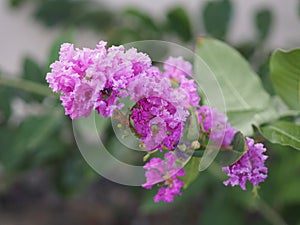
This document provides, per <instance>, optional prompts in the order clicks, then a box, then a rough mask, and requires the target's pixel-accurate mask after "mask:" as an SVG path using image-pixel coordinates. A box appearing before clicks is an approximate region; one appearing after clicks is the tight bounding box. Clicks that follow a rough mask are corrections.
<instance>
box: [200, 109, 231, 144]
mask: <svg viewBox="0 0 300 225" xmlns="http://www.w3.org/2000/svg"><path fill="white" fill-rule="evenodd" d="M197 113H198V122H199V127H200V134H201V135H204V136H205V135H207V136H208V138H209V139H210V141H212V142H214V143H216V144H217V145H220V146H225V147H227V146H229V145H230V144H231V142H232V139H233V137H234V134H235V133H236V129H234V128H232V127H231V126H230V124H229V123H228V122H227V117H226V116H225V115H224V114H221V113H219V112H218V111H217V110H216V109H212V108H210V107H208V106H201V107H200V108H199V110H197Z"/></svg>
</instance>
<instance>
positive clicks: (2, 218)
mask: <svg viewBox="0 0 300 225" xmlns="http://www.w3.org/2000/svg"><path fill="white" fill-rule="evenodd" d="M0 27H1V32H0V34H1V35H0V47H1V48H0V50H1V51H0V75H1V76H7V77H19V78H23V79H26V80H29V81H34V82H38V83H40V84H41V85H47V84H46V82H45V74H46V73H47V71H49V64H50V63H51V62H53V61H54V60H55V59H56V58H57V52H58V50H59V45H60V44H61V43H62V42H65V41H72V42H74V43H75V44H76V46H78V47H91V48H94V46H95V44H96V43H97V42H98V41H99V40H100V39H103V40H106V41H108V43H109V45H112V44H124V43H127V42H132V41H137V40H147V39H156V40H165V41H172V42H175V43H178V44H180V45H182V46H184V47H187V48H189V49H191V50H193V49H194V47H195V43H196V40H197V37H198V36H199V35H201V36H211V37H215V38H218V39H221V40H224V41H226V42H227V43H229V44H230V45H232V46H234V47H235V48H237V49H238V50H239V51H240V52H241V54H242V55H243V56H244V57H245V58H247V59H248V61H249V62H250V64H251V66H252V68H253V69H254V70H255V71H256V72H257V73H258V74H259V76H260V78H261V80H262V82H263V85H264V88H265V89H266V90H267V91H268V92H269V93H270V94H273V89H272V86H271V83H270V81H269V71H268V59H269V56H270V54H271V52H272V51H273V50H274V49H276V48H284V49H289V48H295V47H299V46H300V39H299V35H300V2H299V1H297V0H287V1H281V0H252V1H241V0H218V1H205V0H201V1H200V0H198V1H196V0H191V1H184V0H181V1H179V0H177V1H174V0H159V1H158V0H152V1H138V0H123V1H121V0H114V1H109V0H98V1H89V0H82V1H80V0H1V2H0ZM32 88H33V89H34V88H35V87H32ZM254 91H255V90H254ZM54 106H59V102H58V101H55V100H53V99H51V98H47V97H46V98H45V97H44V96H42V95H38V94H36V93H32V90H27V91H24V88H22V85H19V86H17V87H16V88H11V87H7V86H3V85H0V224H1V225H2V224H4V225H27V224H30V225H32V224H39V225H48V224H49V225H50V224H51V225H60V224H64V225H65V224H73V225H77V224H78V225H81V224H85V225H86V224H88V225H93V224H95V225H96V224H105V225H110V224H111V225H116V224H120V225H122V224H124V225H125V224H130V225H136V224H138V225H150V224H162V225H164V224H165V225H167V224H172V225H177V224H178V225H181V224H191V225H193V224H201V225H202V224H203V225H206V224H214V225H219V224H220V225H227V224H230V225H234V224H237V225H238V224H261V225H263V224H296V225H297V224H298V225H299V224H300V216H299V211H300V193H299V190H300V180H299V179H298V178H299V175H300V154H299V152H297V151H296V150H294V149H287V147H286V148H285V147H280V146H277V145H272V144H270V143H267V142H266V143H265V145H266V146H267V147H268V150H269V151H268V152H269V153H268V154H269V156H270V158H269V159H268V161H267V164H268V167H269V171H270V172H269V178H268V179H267V180H266V182H265V183H264V184H262V185H261V190H260V196H261V198H260V200H257V199H254V198H253V194H252V193H251V189H249V190H248V191H242V190H240V188H239V187H236V188H230V187H225V186H224V185H223V184H222V182H221V181H222V180H224V179H225V176H224V174H223V173H221V172H219V171H220V168H219V167H218V165H215V166H212V167H210V169H208V170H207V171H204V172H202V173H201V174H200V175H199V177H198V179H197V180H196V181H195V183H194V184H192V185H191V186H190V187H189V188H188V189H187V190H185V191H184V195H183V196H182V197H181V198H178V199H176V201H175V202H174V203H173V204H164V203H159V204H156V203H153V200H152V197H153V195H154V192H153V191H146V190H144V189H142V188H139V187H127V186H123V185H120V184H115V183H113V182H110V181H108V180H105V179H104V178H101V177H100V176H99V175H98V174H96V173H95V172H94V171H93V170H92V169H91V168H90V167H89V166H88V165H87V163H86V162H85V161H84V159H83V158H82V156H81V155H80V152H79V150H78V148H77V146H76V143H75V140H74V137H73V132H72V123H71V121H70V119H69V118H67V117H66V116H64V113H63V111H62V110H60V111H59V108H60V107H58V108H57V107H54ZM107 132H108V134H111V135H107V136H108V137H107V138H106V139H105V140H104V141H105V142H106V143H108V144H111V143H114V141H115V139H114V137H113V132H112V129H111V128H110V127H108V128H107ZM112 151H118V149H117V148H116V149H113V150H112ZM116 154H117V153H116ZM284 221H286V223H285V222H284Z"/></svg>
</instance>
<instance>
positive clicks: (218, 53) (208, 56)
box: [195, 38, 278, 135]
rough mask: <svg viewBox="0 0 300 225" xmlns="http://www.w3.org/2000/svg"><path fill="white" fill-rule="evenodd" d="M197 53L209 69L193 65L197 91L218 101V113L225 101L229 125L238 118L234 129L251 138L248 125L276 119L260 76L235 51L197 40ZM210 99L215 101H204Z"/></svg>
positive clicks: (228, 47)
mask: <svg viewBox="0 0 300 225" xmlns="http://www.w3.org/2000/svg"><path fill="white" fill-rule="evenodd" d="M196 54H197V55H198V56H199V57H200V59H202V60H203V61H204V62H205V63H206V65H207V66H208V67H209V70H208V69H207V68H204V66H203V65H202V64H199V63H197V61H196V62H195V78H196V79H197V81H199V86H200V88H201V89H202V90H204V95H205V96H209V98H217V99H219V100H218V101H219V105H216V106H214V107H218V109H219V111H221V112H223V111H222V109H220V108H219V107H220V105H221V104H222V103H223V101H225V107H226V110H227V113H228V114H230V119H229V122H230V123H231V121H232V120H234V119H236V116H237V117H238V121H239V122H238V123H236V124H235V125H238V127H236V128H238V129H240V130H241V131H242V132H243V133H244V134H246V135H251V134H252V127H251V124H262V123H265V122H268V121H270V120H273V119H275V118H277V117H278V115H277V113H276V110H275V109H274V107H273V105H272V101H271V97H270V95H269V94H268V93H267V92H266V91H265V90H264V88H263V86H262V83H261V81H260V79H259V77H258V76H257V74H255V73H254V72H253V70H252V69H251V68H250V66H249V64H248V63H247V61H246V60H245V59H244V58H243V57H242V56H241V55H240V54H239V53H238V52H237V51H236V50H235V49H233V48H232V47H230V46H228V45H227V44H225V43H223V42H220V41H218V40H215V39H210V38H199V41H198V43H197V49H196ZM213 75H214V77H213ZM210 80H215V81H214V82H211V81H210ZM213 85H214V86H213ZM219 89H220V90H219ZM216 93H218V94H219V95H221V96H218V95H217V94H216ZM223 97H224V99H223ZM212 100H213V101H214V102H216V100H215V99H205V101H204V102H205V103H206V104H208V105H210V103H211V102H212Z"/></svg>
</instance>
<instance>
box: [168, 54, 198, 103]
mask: <svg viewBox="0 0 300 225" xmlns="http://www.w3.org/2000/svg"><path fill="white" fill-rule="evenodd" d="M164 69H165V73H164V77H168V78H169V79H171V81H172V82H174V83H176V84H177V85H178V88H181V89H182V90H183V91H184V95H185V96H184V101H183V103H184V104H185V107H187V108H188V107H189V106H193V107H199V102H200V96H199V94H198V91H197V85H196V83H195V81H194V80H192V79H191V78H192V65H191V64H190V63H189V62H187V61H185V60H183V58H182V57H177V58H174V57H169V58H168V59H167V60H166V61H165V62H164ZM175 86H176V85H175Z"/></svg>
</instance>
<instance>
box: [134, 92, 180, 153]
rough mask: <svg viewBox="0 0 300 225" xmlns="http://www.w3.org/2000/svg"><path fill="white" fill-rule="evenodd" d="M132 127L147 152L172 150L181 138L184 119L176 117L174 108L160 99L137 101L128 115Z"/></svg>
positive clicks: (152, 98) (149, 98) (151, 98)
mask: <svg viewBox="0 0 300 225" xmlns="http://www.w3.org/2000/svg"><path fill="white" fill-rule="evenodd" d="M130 119H131V120H132V127H133V129H134V131H135V133H136V134H137V135H138V136H139V137H140V140H142V141H143V142H144V144H145V146H146V149H147V150H148V151H151V150H155V149H160V150H161V151H162V150H163V149H169V150H174V149H175V147H176V146H177V143H178V142H179V140H180V138H181V136H182V129H183V126H184V123H183V122H184V121H183V120H184V119H185V118H177V117H176V107H175V106H174V105H172V104H171V103H170V102H168V101H167V100H165V99H163V98H161V97H156V96H152V97H148V98H143V99H141V100H139V101H138V102H137V103H136V104H135V106H134V107H133V109H132V112H131V114H130Z"/></svg>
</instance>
